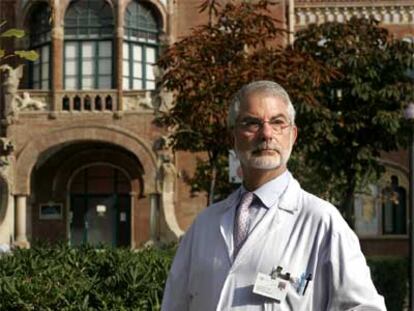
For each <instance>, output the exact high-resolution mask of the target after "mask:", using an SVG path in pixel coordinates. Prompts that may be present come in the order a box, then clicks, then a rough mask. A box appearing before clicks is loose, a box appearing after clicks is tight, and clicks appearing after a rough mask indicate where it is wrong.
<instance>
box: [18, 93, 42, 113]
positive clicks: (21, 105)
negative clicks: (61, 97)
mask: <svg viewBox="0 0 414 311" xmlns="http://www.w3.org/2000/svg"><path fill="white" fill-rule="evenodd" d="M14 101H15V103H14V104H15V107H16V108H17V110H18V111H24V110H44V109H45V107H46V103H42V102H41V101H39V100H35V99H33V98H31V97H30V94H29V93H27V92H23V97H20V96H19V95H15V96H14Z"/></svg>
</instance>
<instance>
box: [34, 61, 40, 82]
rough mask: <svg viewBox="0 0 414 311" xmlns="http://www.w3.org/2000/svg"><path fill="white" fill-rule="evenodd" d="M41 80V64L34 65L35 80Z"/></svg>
mask: <svg viewBox="0 0 414 311" xmlns="http://www.w3.org/2000/svg"><path fill="white" fill-rule="evenodd" d="M39 80H40V66H39V65H33V81H39Z"/></svg>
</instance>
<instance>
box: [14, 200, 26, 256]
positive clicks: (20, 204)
mask: <svg viewBox="0 0 414 311" xmlns="http://www.w3.org/2000/svg"><path fill="white" fill-rule="evenodd" d="M15 202H16V214H15V223H16V241H15V246H17V247H20V248H29V247H30V243H29V241H28V240H27V236H26V212H27V196H26V195H16V196H15Z"/></svg>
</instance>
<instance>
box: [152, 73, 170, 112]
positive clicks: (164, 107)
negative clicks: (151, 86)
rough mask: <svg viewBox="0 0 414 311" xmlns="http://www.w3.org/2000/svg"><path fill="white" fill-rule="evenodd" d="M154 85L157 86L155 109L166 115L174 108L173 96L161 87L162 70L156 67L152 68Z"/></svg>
mask: <svg viewBox="0 0 414 311" xmlns="http://www.w3.org/2000/svg"><path fill="white" fill-rule="evenodd" d="M153 71H154V77H155V83H156V85H158V86H159V87H158V91H157V95H156V96H155V99H154V103H155V108H156V109H157V110H158V111H159V112H163V113H167V112H169V111H170V110H171V109H172V108H174V96H173V93H172V92H169V91H167V89H166V88H165V87H163V86H162V77H163V76H164V70H162V69H161V68H160V67H158V66H153Z"/></svg>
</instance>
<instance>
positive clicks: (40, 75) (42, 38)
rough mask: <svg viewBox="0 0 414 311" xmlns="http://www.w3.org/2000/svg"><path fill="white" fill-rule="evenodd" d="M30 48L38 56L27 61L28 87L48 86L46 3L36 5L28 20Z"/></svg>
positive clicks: (48, 38) (48, 35) (48, 59)
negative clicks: (31, 60)
mask: <svg viewBox="0 0 414 311" xmlns="http://www.w3.org/2000/svg"><path fill="white" fill-rule="evenodd" d="M29 28H30V29H29V33H30V49H32V50H36V51H37V53H38V54H39V58H38V59H37V60H36V61H34V62H29V64H28V65H29V87H30V88H33V89H49V88H50V76H51V74H50V68H51V66H50V42H51V39H50V38H51V36H50V32H51V24H50V8H49V6H48V5H47V4H46V3H41V4H39V5H37V6H36V7H35V8H34V10H33V11H32V13H31V14H30V20H29Z"/></svg>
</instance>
